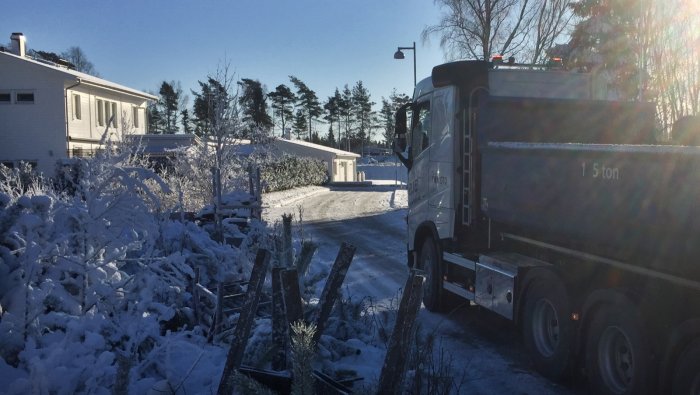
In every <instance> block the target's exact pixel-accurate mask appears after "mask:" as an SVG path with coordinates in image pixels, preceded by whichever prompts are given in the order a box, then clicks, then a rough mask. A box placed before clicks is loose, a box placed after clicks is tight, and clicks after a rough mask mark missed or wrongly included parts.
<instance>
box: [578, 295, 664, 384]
mask: <svg viewBox="0 0 700 395" xmlns="http://www.w3.org/2000/svg"><path fill="white" fill-rule="evenodd" d="M642 327H643V323H642V322H641V320H640V318H639V317H638V316H637V314H636V313H635V312H634V308H633V307H632V306H628V305H625V306H617V307H604V308H603V309H602V310H601V311H599V312H598V313H597V314H596V315H595V317H594V318H593V321H591V325H590V328H589V332H588V338H587V341H586V371H587V372H588V375H589V379H590V384H591V387H592V392H593V393H596V394H616V395H618V394H646V393H649V392H650V391H651V383H650V381H649V380H650V379H651V378H652V375H653V370H652V367H651V360H650V351H649V347H648V340H647V339H646V337H645V336H644V334H643V331H642Z"/></svg>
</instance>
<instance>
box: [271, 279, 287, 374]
mask: <svg viewBox="0 0 700 395" xmlns="http://www.w3.org/2000/svg"><path fill="white" fill-rule="evenodd" d="M281 272H282V268H280V267H273V268H272V345H273V347H274V348H276V350H275V355H274V356H273V357H272V369H273V370H284V369H286V368H287V330H288V328H287V318H286V317H285V312H284V297H283V296H282V292H283V291H282V279H281V278H280V275H281Z"/></svg>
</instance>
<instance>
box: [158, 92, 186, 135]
mask: <svg viewBox="0 0 700 395" xmlns="http://www.w3.org/2000/svg"><path fill="white" fill-rule="evenodd" d="M176 85H177V84H175V82H174V81H171V82H166V81H163V83H162V84H161V85H160V90H159V91H158V93H160V99H158V104H157V105H158V107H159V110H160V113H161V116H162V119H161V122H162V130H163V133H168V134H173V133H175V132H177V130H178V127H177V118H178V106H179V103H180V95H181V93H182V89H176Z"/></svg>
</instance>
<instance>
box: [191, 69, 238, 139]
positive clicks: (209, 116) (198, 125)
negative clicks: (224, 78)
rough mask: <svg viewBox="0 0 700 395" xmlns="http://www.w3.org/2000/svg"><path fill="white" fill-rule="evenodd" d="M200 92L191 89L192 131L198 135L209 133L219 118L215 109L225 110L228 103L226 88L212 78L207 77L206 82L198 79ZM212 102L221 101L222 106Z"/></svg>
mask: <svg viewBox="0 0 700 395" xmlns="http://www.w3.org/2000/svg"><path fill="white" fill-rule="evenodd" d="M198 83H199V88H200V90H201V92H195V91H192V94H193V95H194V96H195V99H194V107H193V111H194V118H195V129H194V133H195V134H196V135H198V136H200V137H201V136H203V135H206V134H209V132H210V130H211V129H212V128H215V127H217V125H216V122H217V120H218V119H219V118H218V117H217V114H216V111H217V110H218V111H219V112H225V111H227V110H228V107H229V105H230V97H229V96H230V95H229V93H228V92H227V91H226V88H224V86H223V85H222V84H221V83H220V82H219V81H217V80H216V79H214V78H211V77H209V78H208V79H207V82H206V83H204V82H202V81H198ZM214 103H221V106H222V108H218V109H217V108H215V107H214V106H213V104H214Z"/></svg>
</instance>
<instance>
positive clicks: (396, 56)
mask: <svg viewBox="0 0 700 395" xmlns="http://www.w3.org/2000/svg"><path fill="white" fill-rule="evenodd" d="M409 49H410V50H411V51H413V86H416V42H415V41H414V42H413V46H412V47H399V49H397V50H396V52H394V59H404V58H405V56H404V54H403V52H401V51H402V50H406V51H407V50H409Z"/></svg>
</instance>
